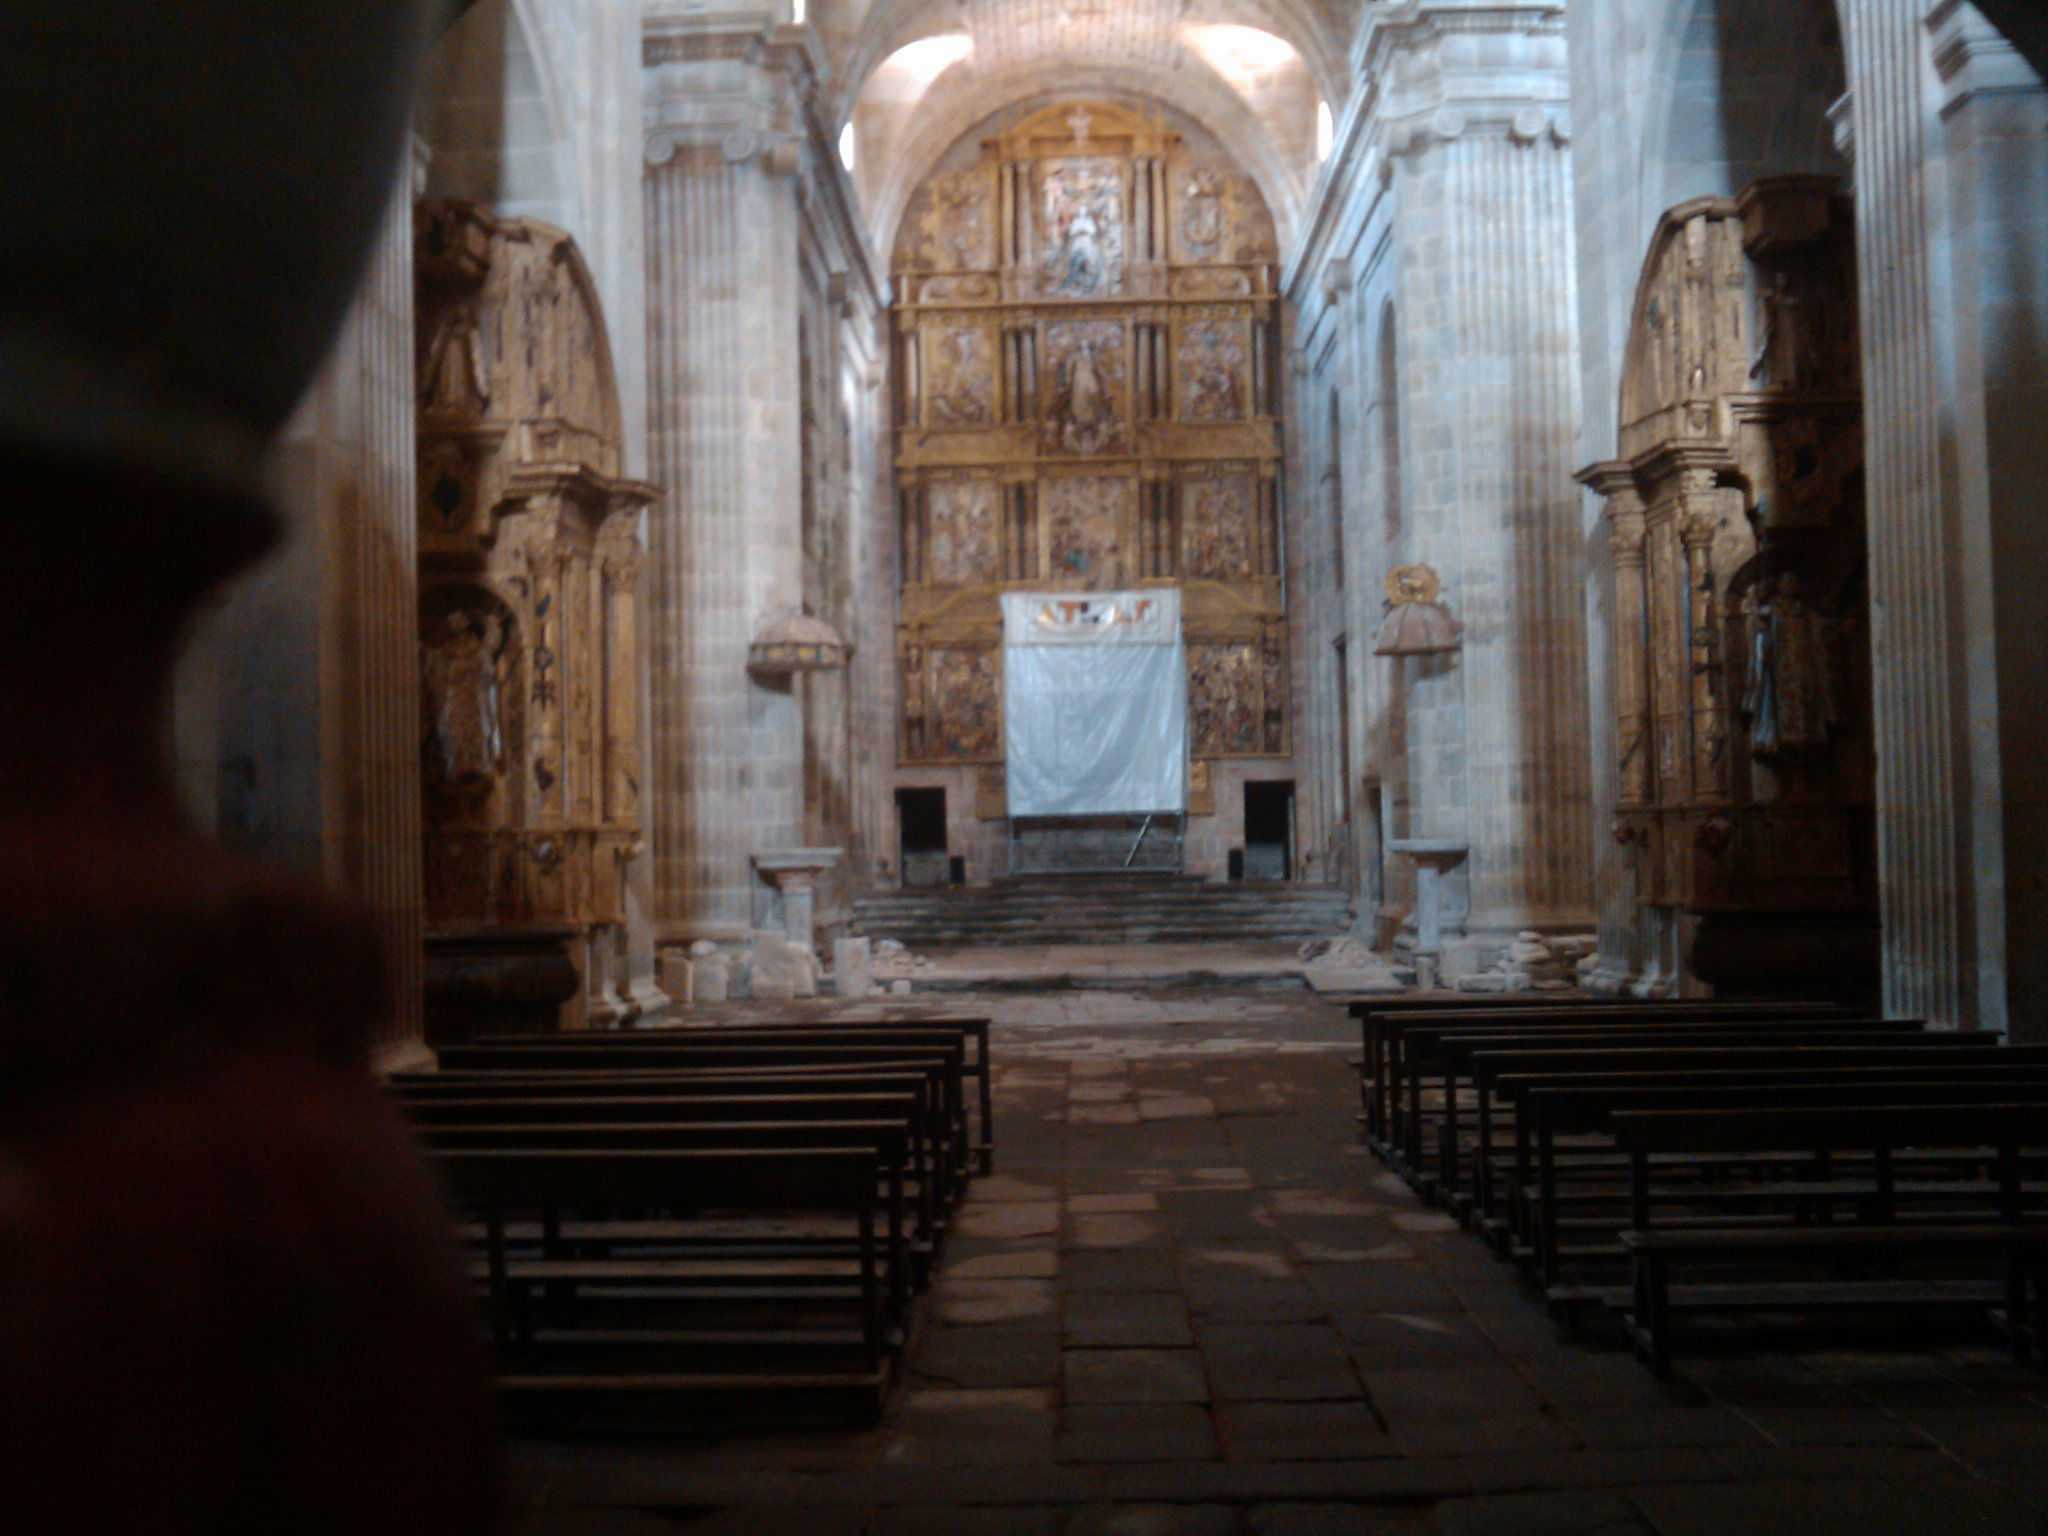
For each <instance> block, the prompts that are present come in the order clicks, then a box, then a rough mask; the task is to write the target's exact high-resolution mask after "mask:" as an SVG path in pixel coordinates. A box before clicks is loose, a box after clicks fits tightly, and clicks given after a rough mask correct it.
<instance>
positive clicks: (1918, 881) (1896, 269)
mask: <svg viewBox="0 0 2048 1536" xmlns="http://www.w3.org/2000/svg"><path fill="white" fill-rule="evenodd" d="M1924 10H1925V6H1924V5H1923V4H1922V3H1920V0H1852V3H1849V4H1847V5H1845V6H1844V7H1843V11H1844V21H1845V26H1844V31H1843V44H1844V48H1845V50H1846V52H1847V55H1848V62H1849V79H1850V82H1851V86H1852V91H1851V110H1850V118H1849V123H1850V127H1851V129H1852V133H1853V143H1854V151H1855V159H1856V192H1857V198H1856V204H1857V242H1858V252H1857V255H1858V267H1859V269H1860V276H1861V290H1862V291H1861V305H1862V322H1863V337H1864V343H1863V394H1864V412H1865V421H1866V425H1867V431H1866V442H1867V453H1868V475H1869V497H1868V502H1869V508H1870V512H1869V518H1870V524H1869V527H1870V589H1871V590H1870V596H1871V603H1870V608H1871V653H1872V673H1873V676H1872V706H1873V712H1874V723H1875V727H1876V740H1877V801H1878V822H1877V839H1878V868H1879V876H1880V882H1881V889H1880V901H1881V906H1882V912H1883V919H1884V1000H1885V1006H1886V1008H1887V1009H1888V1010H1889V1011H1891V1012H1892V1013H1894V1014H1902V1015H1921V1016H1925V1017H1927V1018H1931V1019H1939V1020H1945V1021H1949V1022H1954V1021H1957V1020H1959V1019H1961V1018H1962V1017H1963V1016H1964V1012H1965V1006H1966V998H1967V995H1968V994H1969V993H1970V992H1971V991H1972V990H1973V989H1972V988H1971V985H1970V982H1969V978H1968V977H1967V976H1966V974H1965V969H1966V965H1965V936H1966V932H1967V930H1968V929H1969V927H1970V925H1971V917H1970V914H1969V913H1968V911H1967V910H1966V907H1967V903H1968V900H1969V891H1968V881H1967V877H1966V874H1965V868H1966V866H1965V864H1964V860H1965V857H1966V839H1965V837H1964V830H1965V829H1964V821H1965V812H1964V808H1963V806H1962V804H1961V800H1962V798H1963V797H1964V796H1966V795H1967V793H1968V762H1967V757H1966V755H1965V749H1966V745H1967V722H1966V720H1965V718H1964V711H1965V708H1966V706H1965V705H1964V701H1963V699H1962V698H1961V697H1959V695H1958V692H1957V689H1956V686H1955V684H1956V680H1957V676H1958V673H1959V669H1960V663H1961V655H1960V650H1961V647H1962V645H1963V637H1962V636H1961V634H1960V633H1959V631H1958V619H1959V615H1958V613H1957V610H1956V598H1955V592H1954V589H1953V583H1952V576H1951V568H1950V541H1951V540H1952V539H1953V538H1954V536H1955V530H1954V527H1953V522H1954V519H1953V506H1952V497H1951V496H1950V494H1949V490H1950V488H1949V486H1948V485H1947V484H1945V477H1944V469H1943V465H1942V420H1941V418H1942V413H1943V411H1944V409H1945V407H1944V401H1945V399H1946V397H1947V391H1946V389H1945V388H1944V382H1945V381H1944V378H1943V373H1944V370H1943V368H1942V366H1941V359H1940V356H1939V352H1938V348H1937V341H1936V334H1935V323H1934V282H1935V277H1934V272H1933V269H1932V267H1933V263H1932V251H1933V247H1932V246H1931V244H1930V240H1929V235H1930V231H1931V228H1932V227H1933V225H1934V223H1935V212H1936V210H1934V209H1932V208H1930V206H1929V200H1928V197H1927V195H1926V190H1925V184H1924V177H1925V175H1926V162H1927V155H1928V150H1929V146H1928V143H1927V136H1928V121H1927V109H1926V105H1925V102H1924V99H1923V91H1922V76H1923V71H1924V70H1925V68H1926V46H1927V44H1926V35H1925V33H1924V31H1923V29H1922V26H1921V17H1922V13H1923V12H1924Z"/></svg>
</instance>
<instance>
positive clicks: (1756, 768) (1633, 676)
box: [1581, 177, 1876, 988]
mask: <svg viewBox="0 0 2048 1536" xmlns="http://www.w3.org/2000/svg"><path fill="white" fill-rule="evenodd" d="M1854 252H1855V240H1854V231H1853V228H1852V224H1851V211H1850V204H1849V202H1848V200H1847V199H1846V198H1845V197H1843V196H1842V195H1841V193H1840V191H1839V189H1838V188H1837V187H1836V185H1835V184H1834V183H1833V182H1832V181H1831V180H1828V179H1825V178H1815V177H1779V178H1772V179H1769V180H1765V181H1760V182H1757V183H1756V184H1754V185H1753V186H1751V187H1750V188H1749V189H1748V190H1747V191H1745V192H1744V193H1743V194H1742V195H1741V196H1740V197H1739V198H1732V199H1731V198H1703V199H1700V200H1697V201H1694V202H1690V203H1686V204H1683V205H1681V206H1679V207H1677V208H1674V209H1672V210H1671V212H1669V213H1668V214H1666V215H1665V216H1664V219H1663V222H1662V224H1661V226H1660V227H1659V229H1658V232H1657V236H1656V238H1655V240H1654V241H1653V242H1652V245H1651V248H1650V256H1649V260H1648V262H1647V264H1646V266H1645V268H1644V273H1643V279H1642V284H1641V287H1640V289H1639V291H1638V295H1637V300H1636V310H1635V321H1634V326H1633V329H1632V331H1631V334H1630V339H1629V349H1628V357H1627V364H1626V368H1625V371H1624V376H1623V383H1622V400H1621V456H1620V457H1619V459H1617V460H1615V461H1612V462H1608V463H1602V464H1596V465H1594V466H1592V467H1591V468H1590V469H1588V470H1586V471H1585V472H1584V474H1583V475H1582V476H1581V478H1582V479H1583V480H1584V481H1585V482H1586V483H1587V484H1588V485H1590V486H1592V487H1593V489H1594V490H1596V491H1597V492H1599V493H1600V494H1601V495H1602V496H1604V497H1605V498H1606V502H1607V517H1608V526H1609V533H1610V539H1611V549H1612V555H1613V571H1614V588H1613V595H1614V610H1613V611H1614V675H1615V679H1616V683H1615V714H1616V721H1617V736H1616V741H1615V743H1614V751H1615V763H1616V770H1617V775H1618V797H1617V817H1616V826H1615V836H1616V838H1617V839H1618V840H1619V841H1620V842H1621V843H1622V844H1623V845H1624V847H1625V848H1626V849H1627V850H1628V857H1629V858H1630V860H1631V861H1632V862H1633V864H1634V866H1635V879H1636V889H1637V891H1638V893H1639V897H1640V900H1641V902H1642V904H1643V906H1644V908H1645V909H1646V913H1645V915H1646V917H1649V918H1651V919H1652V920H1653V921H1654V920H1656V919H1657V918H1658V917H1659V915H1660V914H1661V916H1662V920H1663V921H1665V922H1666V923H1667V924H1669V923H1672V922H1673V920H1674V919H1675V918H1676V917H1677V916H1680V915H1683V916H1686V917H1688V918H1690V919H1696V920H1697V924H1698V929H1699V935H1700V937H1699V943H1698V944H1697V945H1696V947H1695V953H1694V956H1693V959H1692V964H1693V967H1694V970H1695V972H1696V973H1697V974H1699V975H1700V976H1701V977H1702V979H1706V980H1709V981H1714V982H1717V983H1721V984H1736V983H1737V982H1739V980H1740V979H1741V978H1740V977H1739V976H1738V975H1737V973H1738V972H1743V973H1748V974H1750V975H1753V976H1755V977H1756V978H1757V979H1758V981H1759V984H1761V985H1765V986H1769V987H1773V988H1781V987H1797V986H1800V985H1801V984H1802V983H1801V977H1800V967H1801V966H1804V967H1805V983H1804V984H1805V985H1807V986H1811V985H1812V984H1813V980H1814V972H1815V971H1816V970H1818V969H1827V968H1829V967H1834V968H1836V969H1839V967H1840V964H1841V963H1842V962H1843V961H1844V960H1845V959H1846V960H1848V961H1849V962H1851V963H1853V964H1855V965H1861V964H1863V963H1864V962H1865V960H1866V959H1867V960H1872V961H1874V955H1875V950H1874V942H1875V939H1874V935H1875V926H1874V924H1875V913H1876V882H1875V835H1874V816H1873V809H1872V807H1873V803H1874V794H1873V767H1872V764H1873V753H1872V741H1871V706H1870V654H1869V653H1870V638H1869V617H1868V602H1867V595H1866V580H1865V556H1864V510H1863V441H1862V429H1861V421H1862V400H1861V394H1860V382H1859V372H1858V370H1859V362H1858V343H1857V317H1856V309H1855V295H1856V273H1855V265H1854V260H1855V257H1854ZM1673 931H1677V930H1676V929H1675V928H1674V929H1673ZM1738 934H1739V935H1741V937H1740V938H1739V939H1737V938H1734V937H1731V936H1733V935H1738ZM1801 934H1806V935H1809V936H1813V935H1820V936H1821V937H1819V938H1817V939H1815V940H1814V941H1813V942H1811V943H1808V942H1807V940H1806V939H1802V938H1799V937H1797V936H1798V935H1801ZM1866 950H1867V951H1868V954H1866V953H1865V951H1866ZM1767 952H1781V954H1780V958H1779V959H1773V958H1772V955H1771V954H1770V953H1767ZM1795 952H1797V955H1803V959H1799V960H1798V963H1796V964H1795V963H1794V960H1795V958H1796V956H1795ZM1780 960H1782V962H1783V963H1780ZM1765 972H1768V973H1769V974H1764V973H1765ZM1873 974H1874V973H1873Z"/></svg>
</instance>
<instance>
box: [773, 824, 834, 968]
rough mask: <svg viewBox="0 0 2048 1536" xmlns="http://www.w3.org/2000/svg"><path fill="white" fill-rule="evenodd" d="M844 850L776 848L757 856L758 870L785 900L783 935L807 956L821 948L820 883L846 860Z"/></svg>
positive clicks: (783, 903) (783, 904)
mask: <svg viewBox="0 0 2048 1536" xmlns="http://www.w3.org/2000/svg"><path fill="white" fill-rule="evenodd" d="M845 853H846V850H845V849H843V848H773V849H769V850H768V851H767V852H765V853H757V854H755V855H754V868H756V869H758V870H759V871H760V872H761V874H762V876H763V877H764V878H765V879H766V880H767V881H768V882H769V884H771V885H773V886H774V887H775V889H776V891H777V892H778V893H779V894H780V895H781V897H782V931H783V933H784V935H785V936H786V937H787V938H788V939H789V942H790V943H791V944H793V945H795V946H796V947H797V948H798V949H801V950H802V951H803V952H804V953H805V954H810V953H812V952H813V951H814V950H815V949H816V947H817V893H818V882H819V881H820V880H821V879H823V878H824V876H825V874H826V872H827V871H829V870H831V869H832V868H833V867H835V866H836V865H837V864H838V863H839V861H840V859H841V858H842V857H844V856H845Z"/></svg>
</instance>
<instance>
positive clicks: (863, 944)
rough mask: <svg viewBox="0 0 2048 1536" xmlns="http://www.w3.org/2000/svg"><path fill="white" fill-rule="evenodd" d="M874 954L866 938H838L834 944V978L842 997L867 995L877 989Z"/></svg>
mask: <svg viewBox="0 0 2048 1536" xmlns="http://www.w3.org/2000/svg"><path fill="white" fill-rule="evenodd" d="M873 964H874V956H873V953H872V951H871V949H870V947H869V944H868V941H867V940H866V939H865V938H852V939H837V940H834V941H833V945H832V980H833V986H834V989H835V990H836V991H837V992H838V993H839V995H840V996H841V997H867V996H869V995H870V994H872V993H873V992H874V991H875V981H874V975H873Z"/></svg>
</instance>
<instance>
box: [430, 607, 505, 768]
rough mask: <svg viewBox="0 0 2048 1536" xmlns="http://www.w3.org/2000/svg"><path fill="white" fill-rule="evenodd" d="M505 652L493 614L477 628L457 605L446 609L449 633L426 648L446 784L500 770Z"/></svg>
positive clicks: (435, 740)
mask: <svg viewBox="0 0 2048 1536" xmlns="http://www.w3.org/2000/svg"><path fill="white" fill-rule="evenodd" d="M504 654H505V631H504V627H503V625H501V624H500V623H499V622H498V617H497V615H496V614H489V615H486V617H485V618H484V621H483V627H482V628H481V629H478V627H477V624H476V620H475V619H474V618H472V617H471V616H470V614H469V613H468V612H467V611H465V610H464V609H461V608H457V609H454V610H452V611H451V612H450V613H449V615H448V625H447V632H446V633H445V634H444V635H443V636H442V637H441V638H440V639H439V640H436V641H435V642H434V643H432V644H431V645H429V646H427V647H426V655H425V656H424V657H423V658H422V673H423V676H422V681H423V682H424V683H425V685H426V704H427V709H428V712H429V719H430V720H431V739H432V742H433V745H434V749H435V756H436V759H437V766H438V767H439V769H440V777H441V781H442V782H443V783H444V784H447V785H450V786H455V787H475V786H478V785H484V784H489V783H491V782H493V781H495V780H496V778H497V777H498V775H499V773H500V772H501V771H502V770H503V768H504V759H505V742H504V735H503V732H502V731H501V729H500V727H499V714H498V692H499V675H498V674H499V670H500V666H501V663H502V661H503V658H504Z"/></svg>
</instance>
